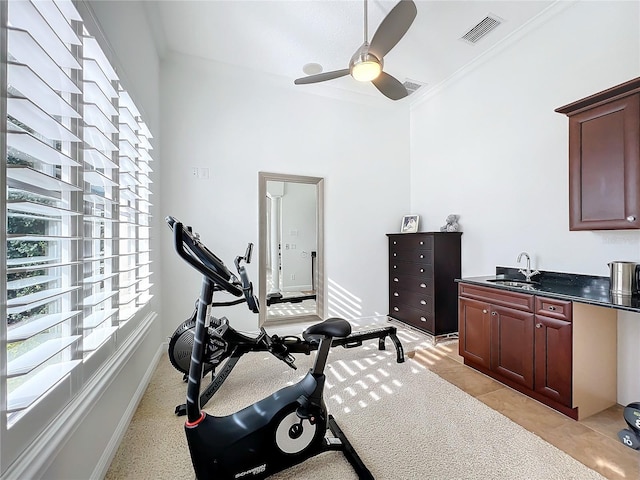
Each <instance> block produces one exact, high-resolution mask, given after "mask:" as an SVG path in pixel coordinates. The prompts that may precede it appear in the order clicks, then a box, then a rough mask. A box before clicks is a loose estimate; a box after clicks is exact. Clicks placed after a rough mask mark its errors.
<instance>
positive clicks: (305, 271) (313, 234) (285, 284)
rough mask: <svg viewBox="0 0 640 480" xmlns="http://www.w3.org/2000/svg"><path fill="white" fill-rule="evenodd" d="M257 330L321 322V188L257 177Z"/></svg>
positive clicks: (288, 178)
mask: <svg viewBox="0 0 640 480" xmlns="http://www.w3.org/2000/svg"><path fill="white" fill-rule="evenodd" d="M258 198H259V208H258V210H259V234H258V243H259V245H258V253H259V255H258V258H259V265H258V275H259V288H258V298H259V300H260V320H259V321H260V325H261V326H262V325H265V324H266V325H274V324H280V323H288V322H294V321H295V322H306V321H309V322H316V321H320V320H321V319H322V318H324V221H323V219H324V183H323V179H322V178H320V177H307V176H301V175H287V174H281V173H267V172H258Z"/></svg>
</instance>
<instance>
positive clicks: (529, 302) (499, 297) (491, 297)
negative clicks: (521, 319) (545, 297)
mask: <svg viewBox="0 0 640 480" xmlns="http://www.w3.org/2000/svg"><path fill="white" fill-rule="evenodd" d="M458 293H459V294H460V296H462V297H468V298H475V299H476V300H482V301H485V302H488V303H491V304H494V305H503V306H505V307H511V308H515V309H518V310H525V311H527V312H533V307H534V296H533V295H529V294H526V293H518V292H510V291H508V290H502V289H500V288H492V287H481V286H479V285H474V284H471V283H463V282H460V283H459V284H458Z"/></svg>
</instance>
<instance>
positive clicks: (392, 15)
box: [369, 0, 418, 60]
mask: <svg viewBox="0 0 640 480" xmlns="http://www.w3.org/2000/svg"><path fill="white" fill-rule="evenodd" d="M417 13H418V9H417V8H416V4H415V3H413V1H412V0H400V2H399V3H398V4H397V5H396V6H395V7H393V8H392V9H391V11H390V12H389V14H388V15H387V16H386V17H385V18H384V20H382V23H381V24H380V26H379V27H378V30H376V33H374V34H373V38H372V39H371V44H370V46H369V52H371V53H373V54H374V55H375V56H376V57H378V59H380V60H382V57H384V56H385V55H386V54H387V53H389V51H390V50H391V49H392V48H393V47H395V46H396V44H397V43H398V42H399V41H400V39H401V38H402V37H404V35H405V33H407V30H409V27H410V26H411V24H412V23H413V19H414V18H416V15H417Z"/></svg>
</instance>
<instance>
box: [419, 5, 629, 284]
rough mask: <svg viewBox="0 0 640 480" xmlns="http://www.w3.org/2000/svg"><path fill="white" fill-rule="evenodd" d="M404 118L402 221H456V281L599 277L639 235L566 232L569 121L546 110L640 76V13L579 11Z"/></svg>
mask: <svg viewBox="0 0 640 480" xmlns="http://www.w3.org/2000/svg"><path fill="white" fill-rule="evenodd" d="M566 5H569V6H568V8H565V9H564V10H562V11H561V12H560V13H558V14H557V15H556V16H553V17H552V18H550V19H548V20H547V21H546V22H543V23H541V24H540V25H538V26H537V28H536V29H534V30H532V31H529V32H528V33H527V34H526V35H524V36H523V37H522V38H521V39H520V40H519V41H517V42H515V43H513V44H511V45H510V46H509V47H507V48H504V49H503V50H502V51H500V52H499V54H498V55H495V56H492V57H491V56H490V58H488V59H486V60H485V61H484V62H481V63H479V64H478V65H477V67H476V68H474V69H469V70H468V71H466V72H465V75H464V76H462V77H461V78H459V79H458V80H457V81H452V82H450V83H448V84H447V85H445V86H443V88H441V89H440V90H439V91H438V92H437V94H436V95H435V96H433V97H431V98H428V99H427V100H425V101H423V102H422V103H421V104H420V105H418V106H416V107H414V108H413V109H412V112H411V210H412V211H414V212H415V213H418V214H420V215H421V216H422V218H421V222H422V228H423V229H438V228H439V227H440V226H441V225H443V224H444V219H445V217H446V216H447V214H449V213H458V214H460V225H461V227H462V230H463V232H464V234H463V236H462V244H463V261H462V271H463V276H471V275H485V274H491V273H493V272H494V271H495V266H496V265H506V266H512V265H516V257H517V256H518V253H519V252H521V251H523V250H526V251H527V252H529V254H531V256H532V265H533V266H535V267H536V268H539V269H545V270H555V271H567V272H575V273H585V274H593V275H603V276H606V275H608V274H609V270H608V267H607V262H609V261H611V260H619V259H620V260H632V261H640V248H639V246H640V232H639V231H637V230H636V231H622V232H613V231H609V232H570V231H569V210H568V197H569V194H568V184H569V183H568V119H567V117H566V116H564V115H561V114H558V113H555V112H554V109H555V108H557V107H560V106H562V105H565V104H567V103H570V102H572V101H574V100H578V99H580V98H583V97H585V96H588V95H590V94H593V93H596V92H598V91H601V90H604V89H606V88H609V87H612V86H614V85H617V84H620V83H622V82H625V81H627V80H631V79H632V78H635V77H638V76H640V13H639V8H640V4H639V3H638V2H624V1H623V2H616V1H603V2H591V1H580V2H576V3H573V4H565V5H563V7H564V6H566Z"/></svg>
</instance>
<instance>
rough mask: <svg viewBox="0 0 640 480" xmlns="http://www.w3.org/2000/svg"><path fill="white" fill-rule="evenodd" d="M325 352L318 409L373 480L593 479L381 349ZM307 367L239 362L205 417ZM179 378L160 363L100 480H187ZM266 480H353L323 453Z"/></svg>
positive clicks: (257, 357)
mask: <svg viewBox="0 0 640 480" xmlns="http://www.w3.org/2000/svg"><path fill="white" fill-rule="evenodd" d="M398 328H399V337H400V338H401V341H402V342H403V345H404V346H405V350H406V351H410V350H412V349H415V348H429V342H428V341H426V337H423V336H422V335H420V334H417V333H415V332H414V331H409V330H404V329H402V328H401V327H398ZM387 344H388V347H387V348H388V349H387V350H386V351H382V352H381V351H378V349H377V341H372V342H371V343H370V344H368V345H365V346H363V347H360V348H354V349H343V348H341V347H338V348H334V349H333V350H332V352H331V356H330V357H329V362H330V364H329V365H328V368H327V371H326V372H327V384H326V389H325V399H326V403H327V406H328V408H329V411H330V412H331V413H332V414H333V415H334V417H335V418H336V421H337V422H338V424H339V425H340V427H341V428H342V430H343V431H344V432H345V434H346V435H347V437H348V438H349V439H350V440H351V443H352V444H353V446H354V447H355V449H356V451H357V452H358V453H359V455H360V456H361V458H362V459H363V461H364V462H365V464H366V465H367V466H368V468H369V469H370V470H371V472H372V473H373V475H374V477H375V478H376V479H394V480H395V479H492V480H494V479H495V480H497V479H505V480H506V479H508V480H513V479H527V480H552V479H562V480H567V479H576V480H589V479H602V478H604V477H602V476H600V475H599V474H598V473H596V472H594V471H593V470H591V469H589V468H587V467H586V466H584V465H583V464H581V463H579V462H578V461H576V460H574V459H573V458H571V457H570V456H569V455H567V454H565V453H564V452H562V451H560V450H558V449H557V448H556V447H554V446H552V445H550V444H549V443H547V442H545V441H544V440H542V439H540V438H539V437H537V436H536V435H534V434H532V433H530V432H528V431H527V430H525V429H524V428H522V427H520V426H519V425H517V424H515V423H514V422H512V421H511V420H509V419H508V418H506V417H504V416H503V415H501V414H500V413H498V412H496V411H494V410H492V409H491V408H489V407H487V406H486V405H484V404H483V403H481V402H480V401H478V400H476V399H475V398H473V397H471V396H469V395H467V394H466V393H464V392H463V391H461V390H460V389H458V388H457V387H455V386H453V385H451V384H450V383H448V382H446V381H445V380H443V379H441V378H440V377H439V376H438V375H436V374H435V373H433V372H430V371H429V370H427V369H426V368H425V367H424V366H422V365H421V364H420V363H418V362H417V361H414V360H412V359H410V358H408V359H407V361H406V362H405V363H402V364H398V363H396V362H395V350H394V349H393V348H391V344H390V342H389V341H388V342H387ZM311 360H312V357H307V356H304V355H300V356H298V359H297V362H296V363H297V366H298V370H296V371H294V370H291V369H289V368H288V367H287V366H286V365H284V364H283V363H282V362H280V361H278V360H276V359H275V358H274V357H272V356H270V355H268V354H267V355H265V354H260V353H254V354H251V355H245V356H244V357H243V358H242V359H241V360H240V362H239V363H238V365H237V366H236V368H235V370H234V371H233V373H232V374H231V375H230V377H229V378H228V379H227V381H226V382H225V384H224V385H223V387H222V388H221V390H219V391H218V393H217V394H216V395H215V396H214V397H213V399H212V400H211V401H210V402H209V404H208V405H207V407H206V410H207V411H208V412H209V413H212V414H215V415H225V414H229V413H232V412H234V411H236V410H238V409H240V408H242V407H244V406H246V405H248V404H251V403H253V402H254V401H256V400H258V399H260V398H262V397H264V396H266V395H268V394H270V393H272V392H273V391H274V390H276V389H278V388H281V387H282V386H284V385H287V384H290V383H293V382H295V381H297V380H298V379H299V378H300V377H301V376H302V375H303V374H304V373H306V371H307V370H308V369H309V367H310V365H311ZM181 380H182V375H181V374H179V373H178V372H177V371H175V370H174V369H173V367H171V365H170V364H169V361H168V358H167V357H166V356H164V357H163V358H162V359H161V361H160V364H159V366H158V369H157V371H156V373H155V374H154V377H153V379H152V381H151V383H150V385H149V388H148V390H147V392H146V393H145V395H144V397H143V399H142V401H141V403H140V406H139V408H138V410H137V411H136V414H135V416H134V418H133V421H132V423H131V425H130V427H129V429H128V431H127V433H126V436H125V438H124V440H123V442H122V444H121V445H120V448H119V450H118V452H117V454H116V456H115V458H114V460H113V462H112V464H111V467H110V469H109V471H108V473H107V476H106V478H107V479H108V480H114V479H189V480H191V479H193V478H194V474H193V469H192V467H191V463H190V458H189V452H188V448H187V445H186V440H185V438H184V431H183V424H184V417H182V418H178V417H175V416H174V415H173V409H174V407H175V405H176V404H178V403H181V402H183V401H184V394H185V384H184V383H182V381H181ZM272 478H274V479H296V480H302V479H317V478H323V479H341V480H342V479H345V480H346V479H352V478H353V479H355V478H357V477H356V475H355V474H354V473H353V471H352V469H351V467H350V465H349V464H348V463H347V462H346V460H344V458H343V457H342V454H340V453H337V452H329V453H325V454H323V455H321V456H318V457H315V458H312V459H310V460H308V461H306V462H305V463H303V464H301V465H298V466H296V467H294V468H292V469H290V470H288V471H286V472H281V473H279V474H277V475H276V476H274V477H272Z"/></svg>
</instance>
